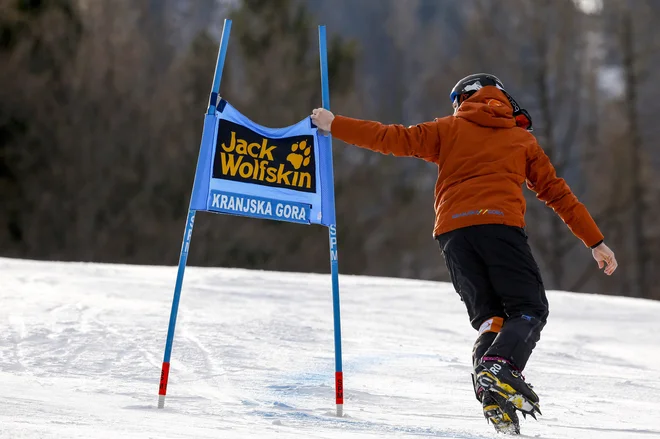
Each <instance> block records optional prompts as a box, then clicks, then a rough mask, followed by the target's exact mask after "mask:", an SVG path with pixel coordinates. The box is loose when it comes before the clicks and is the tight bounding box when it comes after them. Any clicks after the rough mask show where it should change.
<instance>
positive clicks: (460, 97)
mask: <svg viewBox="0 0 660 439" xmlns="http://www.w3.org/2000/svg"><path fill="white" fill-rule="evenodd" d="M488 85H492V86H493V87H497V88H498V89H500V91H501V92H502V93H504V95H505V96H506V98H507V99H508V100H509V103H510V104H511V106H512V107H513V117H514V118H515V119H516V125H518V126H519V127H521V128H525V129H526V130H527V131H532V117H531V116H530V115H529V113H528V112H527V110H525V109H524V108H520V105H518V103H517V102H516V101H515V99H513V98H512V97H511V95H510V94H509V93H507V91H506V90H504V84H503V83H502V81H500V80H499V78H498V77H497V76H495V75H491V74H489V73H475V74H474V75H470V76H466V77H465V78H463V79H461V80H460V81H458V82H457V83H456V85H455V86H454V88H452V89H451V93H450V94H449V99H451V102H452V104H453V103H454V102H456V103H457V104H458V105H460V104H461V103H462V102H463V101H464V100H466V99H467V98H469V97H470V96H472V95H473V94H474V93H476V92H477V91H478V90H480V89H481V88H483V87H486V86H488Z"/></svg>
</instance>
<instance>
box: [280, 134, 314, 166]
mask: <svg viewBox="0 0 660 439" xmlns="http://www.w3.org/2000/svg"><path fill="white" fill-rule="evenodd" d="M311 154H312V145H307V141H306V140H303V141H302V142H300V143H294V144H293V145H291V153H290V154H289V155H288V156H287V157H286V159H287V160H288V161H289V163H291V165H293V167H294V168H295V169H300V168H302V167H304V166H307V165H309V162H310V161H311V160H312V157H311Z"/></svg>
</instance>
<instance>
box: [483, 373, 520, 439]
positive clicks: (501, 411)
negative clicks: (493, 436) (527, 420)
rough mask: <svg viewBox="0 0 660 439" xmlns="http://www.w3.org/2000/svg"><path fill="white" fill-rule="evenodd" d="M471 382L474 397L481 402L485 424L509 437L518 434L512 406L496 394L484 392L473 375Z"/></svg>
mask: <svg viewBox="0 0 660 439" xmlns="http://www.w3.org/2000/svg"><path fill="white" fill-rule="evenodd" d="M472 382H473V384H474V393H475V396H476V397H477V400H478V401H479V402H481V405H482V408H483V411H484V417H485V418H486V421H487V422H490V423H491V424H493V427H495V431H497V432H498V433H502V434H509V435H516V434H520V421H519V420H518V415H517V414H516V408H515V407H514V406H513V404H511V403H510V402H508V401H507V400H506V399H504V398H502V397H501V396H499V395H498V394H496V393H491V392H489V391H487V390H485V389H484V388H483V387H481V386H480V385H479V384H477V383H476V381H475V376H474V375H472Z"/></svg>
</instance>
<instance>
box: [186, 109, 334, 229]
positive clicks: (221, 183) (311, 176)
mask: <svg viewBox="0 0 660 439" xmlns="http://www.w3.org/2000/svg"><path fill="white" fill-rule="evenodd" d="M333 184H334V182H333V181H332V169H331V142H330V137H329V136H326V135H324V134H322V133H319V132H318V129H317V128H316V126H315V125H314V124H313V123H312V121H311V118H309V117H307V118H305V119H303V120H301V121H300V122H298V123H297V124H295V125H291V126H289V127H286V128H267V127H264V126H261V125H258V124H256V123H254V122H252V121H251V120H250V119H248V118H247V117H245V116H244V115H242V114H241V113H240V112H238V110H236V109H235V108H234V107H232V106H231V105H230V104H229V103H228V102H227V101H225V100H221V101H220V104H219V105H218V110H217V111H216V112H215V114H210V115H209V114H207V115H206V117H205V120H204V130H203V133H202V144H201V150H200V160H199V161H198V169H197V176H196V180H195V183H194V185H193V196H192V201H191V208H192V209H194V210H204V211H209V212H216V213H224V214H231V215H241V216H249V217H254V218H265V219H272V220H279V221H288V222H294V223H301V224H322V225H325V226H329V225H330V224H331V223H332V222H333V221H334V216H335V215H334V203H332V202H331V200H330V198H329V190H328V188H330V187H332V185H333Z"/></svg>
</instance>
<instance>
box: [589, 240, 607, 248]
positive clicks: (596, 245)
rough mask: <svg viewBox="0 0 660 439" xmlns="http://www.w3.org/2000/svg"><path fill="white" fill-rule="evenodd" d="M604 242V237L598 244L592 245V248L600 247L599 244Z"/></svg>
mask: <svg viewBox="0 0 660 439" xmlns="http://www.w3.org/2000/svg"><path fill="white" fill-rule="evenodd" d="M603 242H605V240H604V239H601V240H600V241H598V242H597V243H596V244H594V245H592V246H591V248H592V249H594V248H596V247H598V246H599V245H601V244H602V243H603Z"/></svg>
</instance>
